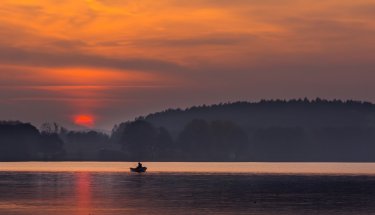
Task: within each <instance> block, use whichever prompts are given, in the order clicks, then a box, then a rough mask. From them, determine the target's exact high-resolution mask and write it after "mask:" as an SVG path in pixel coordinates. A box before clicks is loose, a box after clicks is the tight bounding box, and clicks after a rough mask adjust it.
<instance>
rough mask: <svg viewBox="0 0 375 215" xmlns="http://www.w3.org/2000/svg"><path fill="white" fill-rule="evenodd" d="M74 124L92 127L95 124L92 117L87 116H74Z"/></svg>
mask: <svg viewBox="0 0 375 215" xmlns="http://www.w3.org/2000/svg"><path fill="white" fill-rule="evenodd" d="M74 123H75V124H76V125H79V126H84V127H89V128H91V127H93V126H94V124H95V119H94V116H92V115H88V114H79V115H76V116H74Z"/></svg>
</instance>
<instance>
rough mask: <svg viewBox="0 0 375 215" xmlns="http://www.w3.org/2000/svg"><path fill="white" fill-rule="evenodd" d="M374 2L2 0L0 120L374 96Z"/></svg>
mask: <svg viewBox="0 0 375 215" xmlns="http://www.w3.org/2000/svg"><path fill="white" fill-rule="evenodd" d="M374 38H375V2H374V1H372V0H324V1H316V0H196V1H192V0H157V1H155V0H1V2H0V119H1V120H22V121H25V122H32V123H34V124H36V125H40V124H41V123H43V122H58V123H60V124H61V125H63V126H66V127H68V128H96V129H106V130H110V129H111V128H112V126H113V125H114V124H117V123H120V122H124V121H128V120H132V119H134V118H135V117H137V116H140V115H146V114H148V113H152V112H156V111H161V110H164V109H167V108H185V107H189V106H192V105H201V104H213V103H220V102H231V101H238V100H247V101H257V100H260V99H276V98H281V99H289V98H304V97H307V98H316V97H321V98H327V99H333V98H338V99H355V100H367V101H371V102H375V94H373V93H372V92H374V90H375V85H374V84H373V83H374V81H375V71H374V68H375V59H374V58H375V40H374Z"/></svg>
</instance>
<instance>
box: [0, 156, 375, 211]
mask: <svg viewBox="0 0 375 215" xmlns="http://www.w3.org/2000/svg"><path fill="white" fill-rule="evenodd" d="M134 165H135V163H124V162H119V163H111V162H107V163H104V162H56V163H40V162H27V165H26V163H23V162H19V163H1V165H0V193H1V195H0V214H7V215H8V214H9V215H29V214H30V215H31V214H33V215H39V214H40V215H42V214H43V215H44V214H57V215H65V214H69V215H88V214H92V215H94V214H104V215H112V214H113V215H115V214H116V215H118V214H130V215H132V214H260V215H263V214H371V213H372V211H375V201H374V200H375V195H374V194H375V171H374V170H375V164H372V163H367V164H362V163H145V165H146V166H147V167H149V172H148V173H146V174H131V173H129V171H128V167H130V166H134Z"/></svg>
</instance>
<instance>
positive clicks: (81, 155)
mask: <svg viewBox="0 0 375 215" xmlns="http://www.w3.org/2000/svg"><path fill="white" fill-rule="evenodd" d="M60 136H61V138H62V139H63V141H64V142H65V149H66V151H67V153H68V158H69V159H70V160H97V159H98V157H99V153H100V152H101V150H110V149H111V147H113V145H112V144H110V142H109V136H108V135H107V134H104V133H101V132H97V131H68V130H63V131H62V132H60Z"/></svg>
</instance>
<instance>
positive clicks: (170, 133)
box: [0, 98, 375, 161]
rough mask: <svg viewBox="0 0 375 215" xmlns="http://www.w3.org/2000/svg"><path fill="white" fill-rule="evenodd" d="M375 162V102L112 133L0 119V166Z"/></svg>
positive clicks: (229, 108) (222, 112) (230, 109)
mask: <svg viewBox="0 0 375 215" xmlns="http://www.w3.org/2000/svg"><path fill="white" fill-rule="evenodd" d="M19 160H128V161H138V160H150V161H151V160H152V161H375V105H374V104H372V103H369V102H359V101H352V100H348V101H341V100H325V99H321V98H317V99H314V100H309V99H307V98H304V99H292V100H283V99H278V100H261V101H260V102H256V103H251V102H235V103H220V104H216V105H210V106H208V105H201V106H194V107H191V108H187V109H168V110H166V111H163V112H159V113H154V114H150V115H148V116H144V117H143V116H141V117H138V118H136V120H134V121H129V122H125V123H121V124H120V125H118V126H117V125H116V126H115V127H114V128H113V130H112V133H111V135H110V136H109V135H107V134H105V133H102V132H99V131H69V130H67V129H65V128H63V127H61V126H59V125H58V124H56V123H45V124H43V125H42V126H41V127H40V130H38V129H37V128H35V127H34V126H33V125H31V124H29V123H22V122H17V121H0V161H19Z"/></svg>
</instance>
